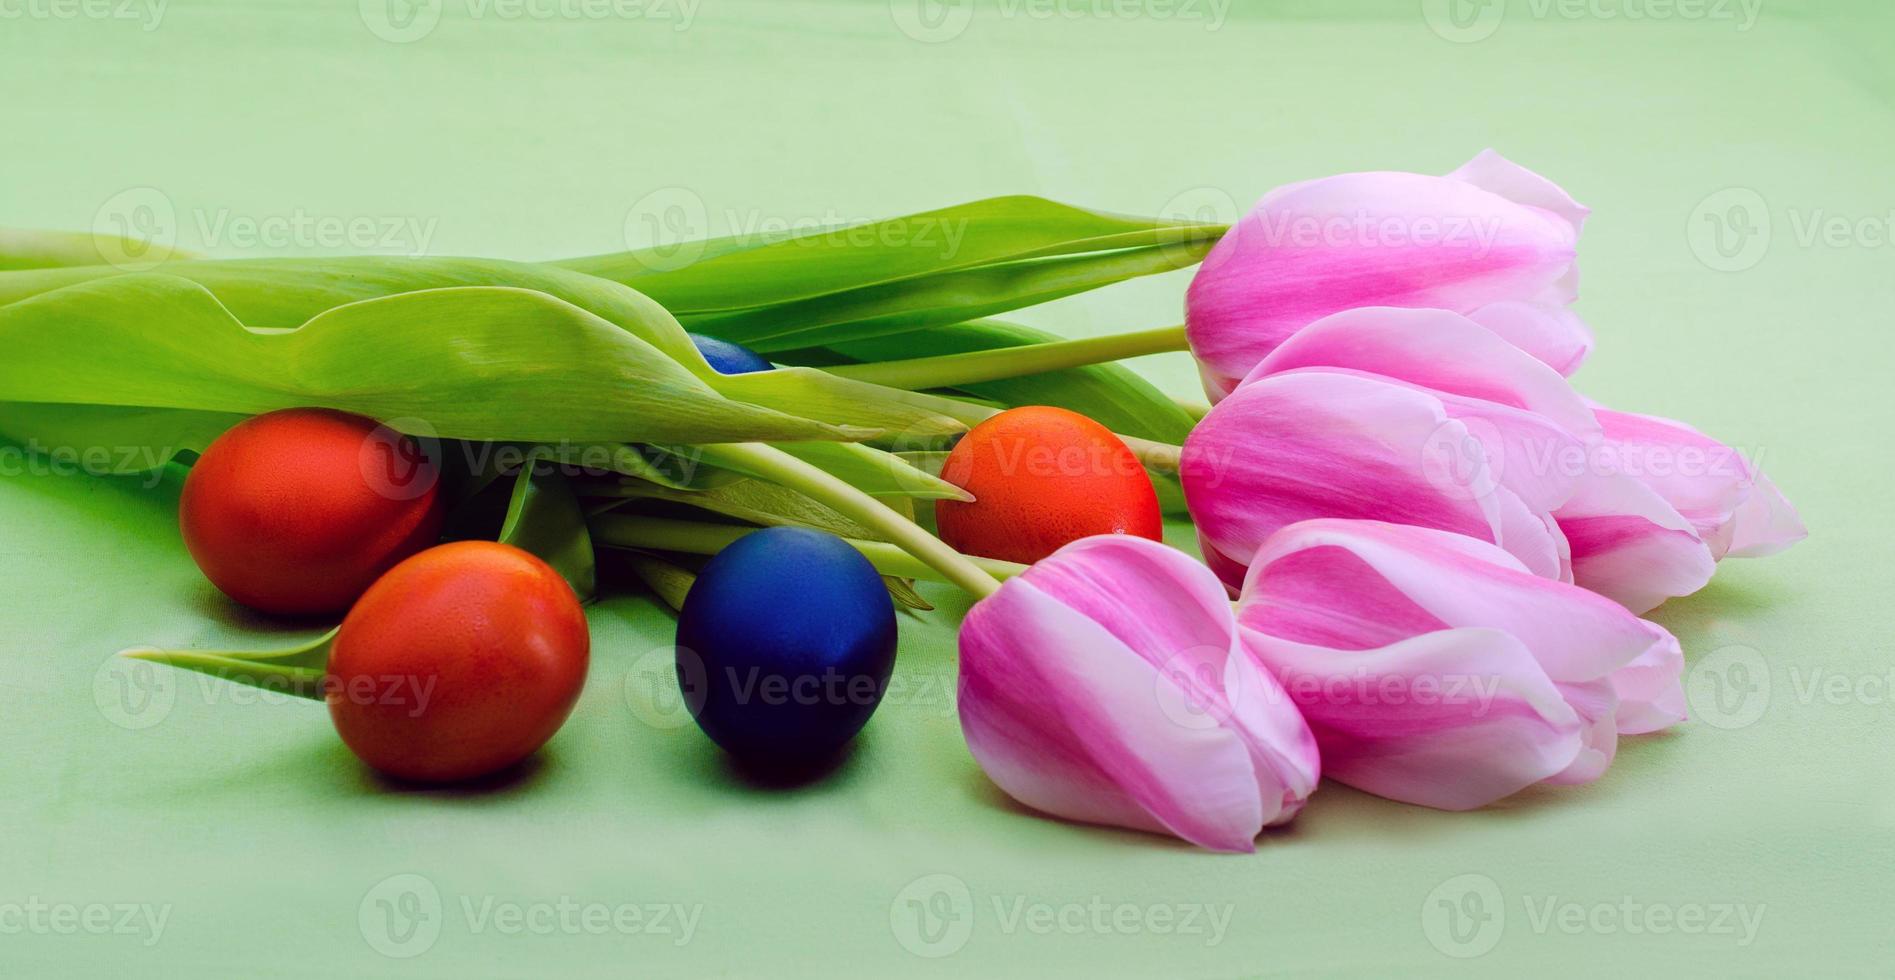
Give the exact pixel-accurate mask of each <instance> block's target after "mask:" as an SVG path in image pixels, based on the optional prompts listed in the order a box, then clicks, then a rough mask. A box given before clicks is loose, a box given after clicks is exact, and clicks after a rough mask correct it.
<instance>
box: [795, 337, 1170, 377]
mask: <svg viewBox="0 0 1895 980" xmlns="http://www.w3.org/2000/svg"><path fill="white" fill-rule="evenodd" d="M1186 349H1188V347H1187V345H1186V344H1185V339H1184V327H1183V326H1182V325H1179V326H1175V327H1158V328H1156V329H1153V330H1134V331H1131V332H1130V333H1119V334H1111V335H1108V336H1105V337H1085V338H1081V339H1079V340H1055V341H1050V342H1048V343H1044V344H1025V345H1022V346H1019V347H996V348H993V349H992V350H977V351H967V352H965V353H961V354H942V355H939V356H936V357H916V358H911V359H908V360H902V361H874V362H870V363H866V364H839V365H835V366H833V367H827V368H824V369H823V370H825V371H828V372H829V373H831V374H836V375H841V376H842V377H845V378H853V379H855V380H857V381H868V382H872V383H874V384H879V385H887V386H888V387H890V388H906V389H908V390H910V391H918V390H921V389H924V388H952V387H955V386H956V385H965V384H975V383H977V382H981V381H999V380H1001V379H1002V378H1017V377H1020V376H1021V375H1027V374H1044V373H1046V372H1048V371H1059V370H1064V369H1066V368H1076V367H1085V366H1086V365H1088V364H1103V363H1106V362H1108V361H1119V360H1124V359H1125V358H1128V357H1141V356H1143V355H1146V354H1163V353H1167V352H1169V351H1179V350H1186Z"/></svg>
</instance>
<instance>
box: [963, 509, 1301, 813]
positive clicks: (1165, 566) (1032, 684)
mask: <svg viewBox="0 0 1895 980" xmlns="http://www.w3.org/2000/svg"><path fill="white" fill-rule="evenodd" d="M960 648H961V680H960V714H961V728H962V731H963V732H964V734H965V736H966V738H967V747H968V749H969V750H970V751H971V752H972V753H973V755H974V758H975V760H976V761H978V762H979V763H980V766H981V768H982V769H983V770H985V771H986V773H987V775H988V777H989V778H991V779H992V780H993V781H994V782H995V784H997V785H998V786H999V787H1000V788H1001V789H1002V790H1004V791H1005V792H1006V793H1007V794H1008V795H1009V796H1012V797H1013V798H1014V799H1016V800H1019V801H1020V802H1021V803H1024V804H1025V805H1027V806H1029V807H1032V808H1034V809H1036V810H1041V811H1044V812H1046V813H1049V814H1052V815H1054V816H1058V817H1064V818H1066V819H1069V820H1077V821H1081V822H1085V823H1096V824H1107V825H1111V826H1118V827H1131V828H1135V829H1139V830H1147V831H1152V832H1156V833H1164V834H1171V835H1174V836H1177V837H1181V838H1183V839H1185V840H1188V841H1190V842H1192V843H1194V844H1198V845H1200V846H1202V847H1207V848H1211V849H1214V850H1222V851H1250V850H1253V849H1254V846H1255V845H1254V840H1255V838H1256V836H1257V834H1258V833H1259V832H1260V831H1261V830H1262V829H1263V828H1264V827H1266V826H1270V825H1273V824H1278V823H1282V822H1284V821H1287V820H1289V819H1290V818H1291V817H1292V816H1294V815H1295V814H1296V812H1297V810H1299V809H1300V808H1301V807H1302V805H1303V802H1304V801H1305V800H1306V799H1308V797H1309V794H1310V793H1311V791H1313V790H1314V789H1315V788H1316V780H1317V774H1318V763H1317V758H1316V746H1315V743H1314V741H1313V740H1312V738H1311V736H1310V732H1309V728H1308V727H1307V726H1306V725H1304V723H1303V719H1302V718H1301V716H1299V715H1298V714H1297V712H1296V708H1295V706H1294V705H1291V704H1290V703H1289V702H1288V701H1287V700H1286V699H1285V698H1284V696H1283V692H1282V690H1281V689H1280V688H1278V687H1277V686H1276V683H1275V681H1273V680H1271V678H1270V676H1269V675H1268V674H1267V673H1265V672H1264V671H1263V670H1262V669H1261V667H1260V666H1259V665H1258V664H1257V663H1256V662H1255V661H1253V660H1252V659H1251V658H1249V657H1248V656H1246V655H1244V653H1243V652H1242V648H1241V646H1240V645H1239V641H1238V635H1237V623H1236V619H1235V617H1234V616H1233V614H1232V611H1231V605H1230V601H1229V599H1228V598H1227V597H1226V595H1225V592H1224V589H1223V588H1222V586H1220V585H1219V584H1218V581H1217V578H1216V576H1214V575H1212V574H1211V573H1210V572H1209V571H1208V570H1207V569H1205V568H1204V566H1202V565H1200V564H1198V563H1197V562H1195V561H1193V560H1192V559H1191V558H1189V557H1188V556H1186V555H1184V554H1181V553H1179V552H1177V551H1175V550H1173V549H1171V548H1169V547H1166V546H1165V545H1162V544H1159V543H1157V542H1155V541H1149V540H1145V539H1141V538H1136V537H1132V536H1129V535H1101V536H1096V537H1091V538H1084V539H1081V540H1079V541H1075V542H1073V543H1072V544H1069V545H1067V546H1065V547H1064V548H1061V549H1060V550H1059V551H1057V552H1055V553H1054V554H1052V555H1051V556H1049V557H1047V558H1045V559H1043V560H1041V561H1040V562H1039V563H1037V564H1035V565H1034V566H1033V567H1032V568H1030V569H1028V570H1027V571H1026V572H1024V573H1022V574H1021V575H1019V576H1018V577H1016V578H1014V579H1011V580H1010V581H1008V582H1007V583H1006V584H1005V585H1004V586H1002V587H1001V589H1000V591H999V592H996V593H994V594H993V595H991V596H988V597H987V598H985V599H983V600H981V601H980V602H979V603H977V604H976V605H975V606H974V608H973V609H972V610H970V611H969V612H968V614H967V618H966V621H965V622H964V623H963V624H962V626H961V636H960Z"/></svg>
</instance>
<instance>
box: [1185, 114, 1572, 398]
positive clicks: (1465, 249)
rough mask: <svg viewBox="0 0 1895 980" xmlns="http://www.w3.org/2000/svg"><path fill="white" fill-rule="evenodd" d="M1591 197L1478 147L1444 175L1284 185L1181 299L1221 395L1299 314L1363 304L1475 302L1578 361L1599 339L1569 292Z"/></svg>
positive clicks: (1197, 351) (1561, 363) (1305, 316)
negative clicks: (1585, 200)
mask: <svg viewBox="0 0 1895 980" xmlns="http://www.w3.org/2000/svg"><path fill="white" fill-rule="evenodd" d="M1586 214H1587V209H1586V208H1584V207H1582V206H1580V205H1579V204H1577V203H1576V202H1574V201H1573V199H1572V198H1571V197H1569V196H1568V195H1567V194H1566V192H1565V191H1563V190H1561V189H1560V188H1559V187H1558V185H1556V184H1554V183H1553V182H1552V181H1549V180H1547V179H1546V178H1544V177H1541V176H1539V175H1538V174H1535V173H1533V172H1532V171H1530V170H1527V169H1525V168H1523V167H1521V166H1519V165H1517V164H1514V163H1512V162H1510V161H1508V160H1507V159H1506V158H1505V157H1502V156H1500V155H1499V154H1498V153H1495V152H1493V151H1492V150H1487V151H1484V152H1482V153H1481V154H1480V155H1478V156H1476V157H1475V158H1474V159H1472V160H1470V161H1468V163H1467V164H1466V165H1464V166H1462V167H1461V168H1460V169H1459V170H1456V171H1454V172H1453V173H1451V174H1448V175H1447V176H1445V177H1431V176H1427V175H1424V174H1413V173H1390V172H1379V173H1351V174H1341V175H1338V176H1334V177H1324V178H1321V179H1318V180H1310V181H1305V182H1303V183H1298V184H1289V185H1286V186H1283V187H1279V188H1277V189H1275V190H1273V191H1271V192H1270V193H1268V194H1266V195H1264V197H1263V199H1262V200H1261V201H1259V202H1258V203H1257V205H1256V207H1255V208H1253V209H1252V210H1251V211H1250V212H1249V213H1248V214H1246V215H1244V217H1243V218H1242V219H1241V220H1240V221H1238V223H1237V224H1236V225H1234V226H1233V227H1232V228H1231V230H1230V232H1229V233H1227V234H1226V235H1225V236H1224V238H1223V240H1222V241H1220V242H1218V244H1217V246H1216V247H1215V248H1213V249H1212V250H1211V252H1210V254H1209V255H1208V256H1206V257H1205V259H1204V263H1203V265H1202V266H1201V267H1200V268H1199V270H1198V273H1197V276H1196V278H1194V279H1193V280H1192V281H1191V287H1190V291H1189V293H1188V294H1187V296H1186V300H1185V326H1186V337H1187V339H1188V340H1189V342H1190V346H1191V351H1192V353H1193V354H1194V355H1195V356H1196V357H1197V359H1198V365H1199V370H1200V373H1201V374H1202V375H1203V378H1204V387H1205V391H1206V392H1207V393H1208V394H1209V395H1210V397H1211V400H1212V401H1216V400H1218V399H1220V398H1222V397H1224V396H1226V395H1228V394H1229V393H1230V392H1231V390H1232V389H1234V388H1235V387H1236V385H1237V382H1238V380H1239V379H1241V378H1243V377H1244V376H1245V375H1246V374H1248V373H1249V372H1250V370H1251V369H1252V368H1253V367H1255V366H1256V365H1257V363H1258V362H1260V361H1262V360H1263V359H1264V358H1265V357H1266V356H1268V355H1269V354H1270V352H1271V351H1273V350H1275V349H1276V348H1277V347H1278V346H1279V345H1281V344H1282V343H1283V342H1284V341H1285V340H1287V339H1288V338H1289V337H1290V336H1291V335H1293V334H1295V333H1296V332H1297V331H1298V330H1300V329H1302V328H1303V327H1305V326H1307V325H1309V324H1311V323H1314V322H1315V321H1317V320H1319V319H1321V318H1323V317H1324V316H1327V315H1329V314H1331V313H1335V312H1338V311H1340V310H1346V309H1352V308H1355V307H1363V306H1400V307H1413V308H1423V307H1426V308H1437V309H1445V310H1452V311H1455V312H1458V313H1462V314H1466V315H1467V316H1469V317H1471V318H1473V319H1474V320H1475V321H1476V322H1479V323H1481V324H1482V325H1484V326H1486V327H1488V328H1489V329H1490V330H1493V331H1494V332H1495V333H1497V334H1499V335H1500V336H1502V337H1505V338H1506V339H1507V340H1508V341H1510V342H1511V343H1513V344H1515V345H1517V346H1519V347H1520V348H1521V349H1523V350H1525V351H1527V352H1528V353H1530V354H1532V355H1533V356H1534V357H1536V358H1538V359H1540V360H1541V361H1544V362H1545V363H1546V364H1548V365H1550V366H1551V367H1553V368H1554V369H1555V370H1557V371H1558V372H1559V373H1561V374H1571V373H1572V372H1573V371H1574V370H1575V369H1577V368H1578V366H1579V363H1580V362H1581V361H1582V360H1584V359H1585V356H1586V353H1587V351H1588V350H1590V349H1591V346H1592V338H1591V335H1590V333H1589V331H1588V330H1587V328H1586V325H1585V324H1584V323H1583V322H1581V321H1580V320H1579V318H1578V317H1576V316H1574V315H1573V314H1572V312H1571V311H1570V310H1568V309H1567V306H1568V305H1569V304H1571V303H1572V301H1573V299H1574V298H1575V297H1576V295H1577V289H1578V269H1577V266H1576V264H1575V255H1576V249H1577V244H1578V241H1579V231H1580V225H1581V224H1582V223H1583V222H1584V221H1585V218H1586Z"/></svg>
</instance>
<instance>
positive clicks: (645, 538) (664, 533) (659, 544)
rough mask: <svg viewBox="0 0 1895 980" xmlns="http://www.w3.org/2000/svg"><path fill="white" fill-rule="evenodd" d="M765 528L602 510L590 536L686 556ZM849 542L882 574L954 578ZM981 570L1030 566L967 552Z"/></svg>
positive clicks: (885, 547)
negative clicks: (603, 512)
mask: <svg viewBox="0 0 1895 980" xmlns="http://www.w3.org/2000/svg"><path fill="white" fill-rule="evenodd" d="M761 530H763V529H762V528H760V527H739V526H737V525H734V524H711V523H709V522H706V521H678V520H671V519H669V518H664V517H642V516H639V515H637V514H609V513H608V514H601V515H599V516H598V517H595V518H593V519H592V540H593V542H594V543H595V544H601V545H604V546H605V547H608V548H642V549H646V550H649V551H676V552H681V553H683V554H687V555H714V554H717V553H718V552H720V551H722V550H724V549H725V548H727V547H729V546H730V545H731V543H732V542H734V541H736V540H737V539H738V538H741V537H743V536H744V535H747V534H750V533H752V532H755V531H761ZM842 540H844V541H846V542H848V543H849V546H850V547H852V548H854V549H855V550H857V551H859V552H861V553H862V556H863V557H864V558H867V559H868V560H869V564H871V565H874V566H875V570H876V571H878V572H881V573H882V574H883V575H893V576H895V577H897V578H921V579H928V580H929V581H932V582H948V583H949V584H959V583H956V582H953V581H951V580H950V579H948V578H947V576H946V575H944V574H942V573H941V571H940V570H939V569H936V568H935V567H933V566H932V565H929V564H928V563H926V562H923V561H921V560H920V559H918V558H916V557H915V556H913V555H911V554H909V553H908V552H906V551H903V550H901V549H900V548H897V547H895V546H894V545H892V544H889V543H888V542H886V541H864V540H862V539H860V538H843V539H842ZM963 557H965V558H966V559H967V561H968V562H969V563H971V564H973V565H974V566H976V567H977V568H979V569H980V570H981V571H982V572H984V573H986V574H988V575H990V576H992V577H994V578H997V579H1007V578H1012V577H1013V576H1015V575H1018V574H1020V573H1021V572H1024V571H1026V566H1025V565H1019V564H1015V563H1013V562H1010V561H997V560H995V559H992V558H975V557H973V556H972V555H966V556H963Z"/></svg>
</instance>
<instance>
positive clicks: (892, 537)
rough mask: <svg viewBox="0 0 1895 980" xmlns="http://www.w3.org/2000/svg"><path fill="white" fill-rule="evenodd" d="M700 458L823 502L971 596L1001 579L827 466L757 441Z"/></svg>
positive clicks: (713, 449) (707, 450)
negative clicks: (881, 536)
mask: <svg viewBox="0 0 1895 980" xmlns="http://www.w3.org/2000/svg"><path fill="white" fill-rule="evenodd" d="M702 448H703V450H704V458H705V461H706V462H708V463H711V464H713V465H717V466H724V467H728V468H730V469H734V470H738V471H741V472H744V473H749V474H750V475H752V476H757V477H762V478H763V479H766V480H769V481H771V482H773V483H778V484H781V485H783V486H786V487H788V488H790V489H791V490H797V491H801V492H802V493H804V494H806V495H808V496H810V497H812V498H814V499H815V500H817V501H819V502H821V503H825V504H828V505H829V507H830V508H831V509H833V510H835V511H836V512H837V513H839V514H841V515H842V516H844V517H847V518H849V519H851V520H854V521H855V522H856V523H858V524H861V525H862V526H864V527H867V528H869V529H871V530H874V531H877V532H880V533H881V534H882V535H883V536H885V537H886V538H888V540H889V541H890V542H891V543H893V544H894V546H895V547H897V548H900V549H901V550H902V551H905V552H907V553H908V554H910V555H912V556H914V558H915V559H916V560H917V561H919V562H920V563H921V564H923V565H926V566H927V567H929V568H932V569H934V570H935V571H936V572H939V573H940V575H941V577H942V578H943V579H944V580H945V581H947V582H950V583H952V584H954V585H956V586H959V587H960V588H961V589H962V590H964V591H966V592H967V593H968V594H970V595H972V596H973V597H974V598H976V599H981V598H985V597H986V596H989V595H992V594H993V593H994V592H996V591H998V590H999V588H1000V581H999V580H998V579H996V578H995V577H994V576H993V575H992V574H990V573H989V572H988V571H987V570H985V569H983V568H981V567H980V566H979V565H977V564H975V563H973V562H972V561H970V560H968V558H967V556H966V555H963V554H961V553H960V552H958V551H955V550H954V549H953V548H950V547H948V546H947V544H946V543H945V542H943V541H942V540H941V539H940V538H937V537H935V536H934V535H932V534H929V533H928V532H927V531H925V530H923V529H922V527H921V526H920V525H919V524H916V523H915V522H913V521H911V520H909V519H908V518H906V517H903V516H902V515H901V514H900V513H899V512H897V511H895V510H894V509H893V508H891V507H889V506H888V505H887V504H885V503H882V502H881V501H879V500H876V499H875V498H874V497H872V496H869V495H868V494H867V493H865V492H864V491H862V490H861V489H860V488H858V487H856V486H855V485H854V484H851V483H848V482H847V481H844V480H843V479H841V478H840V477H837V476H835V475H833V474H831V473H829V472H828V471H827V470H824V469H821V468H820V467H816V466H812V465H811V464H809V463H805V462H803V461H802V460H800V459H797V458H796V457H794V456H791V455H790V454H789V453H786V452H784V451H783V450H781V449H778V448H776V447H775V446H771V445H767V444H765V443H761V442H725V443H715V444H711V445H706V446H704V447H702Z"/></svg>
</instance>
